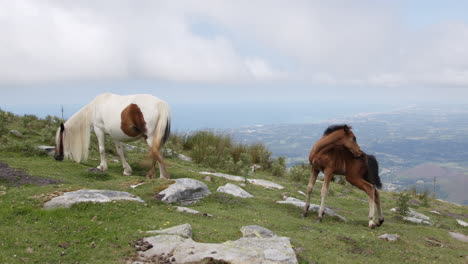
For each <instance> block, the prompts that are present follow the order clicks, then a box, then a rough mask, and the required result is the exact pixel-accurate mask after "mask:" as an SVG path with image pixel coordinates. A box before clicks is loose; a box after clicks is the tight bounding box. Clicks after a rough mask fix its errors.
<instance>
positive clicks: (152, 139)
mask: <svg viewBox="0 0 468 264" xmlns="http://www.w3.org/2000/svg"><path fill="white" fill-rule="evenodd" d="M91 126H92V127H93V128H94V132H95V133H96V136H97V139H98V142H99V154H100V156H101V163H100V164H99V166H98V167H97V169H99V170H101V171H106V170H107V162H106V158H105V149H104V134H108V135H110V136H111V137H112V139H113V141H114V143H115V147H116V149H117V153H118V154H119V156H120V159H121V160H122V165H123V169H124V172H123V174H124V175H131V174H132V168H131V167H130V165H129V164H128V162H127V161H126V160H125V156H124V153H123V150H122V143H121V142H129V141H135V140H137V139H140V138H143V139H144V140H145V141H146V143H147V144H148V146H149V147H150V156H151V158H152V165H151V168H150V170H149V171H148V173H147V175H146V177H148V178H153V176H154V169H155V167H156V162H158V163H159V174H160V177H161V178H163V177H164V178H167V179H169V173H168V172H167V170H166V166H165V164H164V161H163V157H162V154H161V148H162V146H163V145H164V143H165V142H166V140H167V138H168V137H169V134H170V128H171V114H170V110H169V105H168V104H167V103H166V102H164V101H162V100H161V99H158V98H156V97H154V96H152V95H147V94H137V95H127V96H120V95H115V94H101V95H99V96H97V97H96V98H95V99H94V100H93V101H91V103H89V104H88V105H86V106H84V107H83V108H82V109H81V110H80V111H78V112H77V113H75V114H74V115H73V116H72V117H71V118H70V119H68V120H67V121H66V122H65V123H64V124H61V125H60V127H59V129H58V130H57V135H56V140H55V142H56V147H55V153H56V154H55V159H56V160H59V161H61V160H63V159H64V158H67V159H71V160H74V161H76V162H81V161H82V160H86V159H87V158H88V152H89V139H90V130H91Z"/></svg>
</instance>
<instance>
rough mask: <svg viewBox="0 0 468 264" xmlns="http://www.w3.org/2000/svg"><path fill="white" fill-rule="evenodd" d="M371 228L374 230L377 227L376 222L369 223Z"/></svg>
mask: <svg viewBox="0 0 468 264" xmlns="http://www.w3.org/2000/svg"><path fill="white" fill-rule="evenodd" d="M369 227H370V229H374V228H375V227H376V224H375V223H374V222H372V221H371V222H369Z"/></svg>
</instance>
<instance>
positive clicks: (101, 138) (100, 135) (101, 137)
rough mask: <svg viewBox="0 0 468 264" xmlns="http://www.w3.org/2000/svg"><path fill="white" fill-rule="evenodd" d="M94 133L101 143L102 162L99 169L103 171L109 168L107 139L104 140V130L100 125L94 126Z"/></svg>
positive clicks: (100, 154)
mask: <svg viewBox="0 0 468 264" xmlns="http://www.w3.org/2000/svg"><path fill="white" fill-rule="evenodd" d="M94 133H95V134H96V137H97V139H98V143H99V156H101V164H99V166H98V167H97V169H99V170H101V171H106V170H107V162H106V149H105V141H104V131H103V130H102V129H100V128H98V127H94Z"/></svg>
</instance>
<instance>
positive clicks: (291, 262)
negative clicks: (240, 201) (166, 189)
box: [130, 224, 297, 264]
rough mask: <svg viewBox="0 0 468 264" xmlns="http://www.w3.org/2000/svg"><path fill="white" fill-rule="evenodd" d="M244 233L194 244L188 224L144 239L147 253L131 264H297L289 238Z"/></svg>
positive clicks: (249, 229) (262, 231)
mask: <svg viewBox="0 0 468 264" xmlns="http://www.w3.org/2000/svg"><path fill="white" fill-rule="evenodd" d="M241 230H244V231H243V234H244V235H243V237H242V238H240V239H238V240H236V241H226V242H224V243H221V244H211V243H198V242H195V241H193V240H192V237H191V236H192V229H191V227H190V225H188V224H185V225H182V226H176V227H172V228H169V229H165V230H158V231H155V232H156V233H158V234H160V235H158V236H153V237H147V238H144V239H143V242H144V243H147V244H150V246H147V247H145V249H147V250H145V251H139V252H138V257H137V258H136V259H135V260H133V262H130V263H134V264H136V263H142V262H143V263H145V261H147V260H149V259H155V258H158V256H170V260H171V263H231V264H241V263H242V264H245V263H249V264H256V263H258V264H261V263H262V264H263V263H269V264H295V263H297V259H296V254H295V253H294V250H293V249H292V246H291V243H290V241H289V238H287V237H278V236H276V235H275V234H274V233H273V232H272V231H270V230H268V229H266V228H263V227H259V226H246V227H242V229H241ZM256 234H259V235H258V236H257V235H256ZM203 261H206V262H203ZM210 261H211V262H210Z"/></svg>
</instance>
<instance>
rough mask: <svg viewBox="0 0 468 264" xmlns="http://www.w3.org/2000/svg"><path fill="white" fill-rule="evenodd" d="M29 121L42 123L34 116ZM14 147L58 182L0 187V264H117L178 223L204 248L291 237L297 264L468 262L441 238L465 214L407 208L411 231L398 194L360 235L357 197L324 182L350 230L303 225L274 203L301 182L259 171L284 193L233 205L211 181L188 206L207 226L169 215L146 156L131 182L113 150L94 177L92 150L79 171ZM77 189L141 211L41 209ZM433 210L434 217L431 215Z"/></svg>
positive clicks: (175, 170) (28, 166)
mask: <svg viewBox="0 0 468 264" xmlns="http://www.w3.org/2000/svg"><path fill="white" fill-rule="evenodd" d="M9 118H10V119H11V118H12V117H9ZM29 119H31V120H33V121H34V122H35V123H38V122H40V120H35V119H34V118H32V117H29ZM21 123H22V121H21V119H17V120H16V121H15V122H14V123H11V124H13V125H14V126H13V125H11V124H10V125H8V126H7V129H14V128H17V129H21ZM23 123H24V122H23ZM37 126H39V125H37ZM49 130H53V129H52V128H49V129H48V131H49ZM23 132H27V130H23ZM46 132H47V131H46ZM46 132H44V134H39V135H34V134H32V133H29V134H28V133H26V137H27V140H28V142H32V143H35V144H37V145H39V144H41V143H45V142H44V141H45V139H46V137H45V136H44V135H47V134H48V133H49V132H50V131H49V132H47V133H46ZM21 140H23V139H17V138H15V137H13V136H11V135H7V134H3V135H0V143H1V142H7V143H6V144H7V145H3V146H8V148H3V149H2V146H0V161H2V162H6V163H7V164H9V165H10V166H11V167H14V168H19V169H22V170H24V171H26V172H28V173H30V174H32V175H35V176H43V177H49V178H53V179H59V180H62V181H63V182H62V183H60V184H55V185H48V186H31V185H28V186H22V187H18V188H15V187H7V185H6V182H3V181H0V263H122V262H124V261H125V259H126V258H128V257H131V256H132V255H134V254H135V250H134V248H133V247H132V245H131V243H132V241H135V240H137V239H139V238H141V237H144V236H145V234H144V233H143V232H142V231H147V230H155V229H161V228H167V227H171V226H175V225H179V224H184V223H189V224H191V225H192V227H193V239H194V240H195V241H198V242H206V243H221V242H224V241H227V240H236V239H238V238H240V237H241V233H240V231H239V229H240V228H241V227H242V226H245V225H260V226H263V227H265V228H268V229H270V230H272V231H273V232H275V233H276V234H277V235H280V236H287V237H289V238H291V243H292V245H293V246H294V249H295V251H296V253H297V256H298V259H299V261H300V263H411V264H413V263H464V261H465V259H464V255H468V253H467V252H468V244H467V243H463V242H459V241H457V240H455V239H453V238H451V237H449V235H448V231H453V232H459V233H463V234H465V235H467V234H468V231H467V229H466V228H463V227H461V226H459V225H458V224H457V223H456V222H455V217H451V216H448V215H447V214H456V215H457V216H456V217H457V218H458V219H461V220H464V221H467V218H466V215H468V208H467V207H466V206H456V205H453V204H448V203H443V202H438V201H434V200H430V202H429V205H430V206H429V207H421V206H419V207H418V206H412V207H413V208H415V209H416V211H418V212H421V213H424V214H426V215H428V216H430V217H431V222H432V223H433V225H432V226H419V225H415V224H409V223H405V222H402V221H401V220H400V219H399V218H398V217H397V215H396V214H393V213H391V212H390V209H391V208H393V207H395V206H396V202H397V199H398V195H397V194H395V193H386V192H382V195H381V196H382V205H383V209H384V215H385V219H386V221H385V223H384V225H383V226H382V227H380V228H377V229H374V230H371V229H369V228H368V226H367V224H368V219H367V215H368V210H369V209H368V203H367V197H366V195H365V193H364V192H362V191H360V190H357V189H356V188H354V187H351V186H349V185H339V184H334V183H332V184H331V187H330V194H329V196H328V198H327V202H326V204H327V206H328V207H331V208H332V209H334V210H335V211H336V212H337V213H339V214H341V215H342V216H344V217H346V218H347V219H348V220H349V222H346V223H343V222H341V221H340V220H339V219H336V218H332V217H327V216H325V217H324V220H323V222H322V223H316V222H315V220H316V215H315V214H314V213H313V212H311V214H310V216H309V217H308V218H302V217H301V211H302V209H300V208H296V207H294V206H292V205H284V204H276V201H279V200H281V199H282V196H283V195H288V196H292V197H296V198H299V199H303V198H304V197H303V196H302V195H301V194H299V193H298V192H297V191H298V190H301V191H305V189H306V181H305V180H304V179H303V177H302V176H300V177H297V179H296V181H293V180H291V179H290V178H289V177H287V176H285V177H277V176H270V173H269V172H266V171H261V172H259V173H258V174H255V175H252V176H249V177H255V178H262V179H266V180H271V181H274V182H276V183H279V184H281V185H283V186H285V187H286V188H285V189H284V190H268V189H264V188H262V187H259V186H255V185H250V184H248V185H247V186H246V187H245V188H244V189H245V190H246V191H248V192H250V193H251V194H253V195H254V196H255V198H251V199H241V198H235V197H232V196H229V195H227V194H221V193H216V191H215V190H216V189H217V187H219V186H220V185H224V184H226V183H227V182H228V181H227V180H224V179H220V178H216V177H212V178H213V180H212V182H206V183H207V185H208V187H209V188H210V190H211V191H212V193H213V194H212V195H211V196H209V197H208V198H205V199H204V200H202V201H200V202H199V203H197V204H195V205H193V206H191V207H192V208H193V209H196V210H198V211H201V212H205V213H209V214H212V215H214V216H213V217H205V216H201V215H192V214H187V213H180V212H176V211H175V209H174V207H173V206H171V205H165V204H163V203H161V202H159V201H156V200H155V199H154V196H155V194H156V193H157V191H158V190H161V189H163V188H164V186H166V185H167V184H168V181H167V180H160V179H151V180H148V179H146V178H144V177H143V176H144V175H145V174H146V168H145V165H144V163H145V162H144V161H145V160H146V158H147V156H146V154H145V153H140V152H138V151H133V152H131V151H130V152H128V151H127V157H128V161H129V163H130V165H131V166H132V168H133V170H134V175H135V176H131V177H127V176H122V167H121V165H120V163H115V162H111V160H113V159H115V158H116V157H115V156H114V155H112V153H113V152H112V151H111V152H109V158H108V162H109V170H108V172H106V173H104V174H95V173H90V172H88V171H87V170H88V169H89V168H91V167H95V166H97V165H98V164H99V161H98V154H97V153H96V148H95V147H94V148H93V147H92V148H91V153H90V159H89V160H88V161H86V162H84V163H82V164H77V163H73V162H70V161H64V162H56V161H55V160H53V158H52V157H49V156H47V155H38V153H26V152H25V151H23V150H25V149H27V148H25V144H22V145H21V144H20V143H19V142H20V141H21ZM15 144H16V145H18V146H19V147H15V146H16V145H15ZM138 144H139V145H142V144H140V143H138ZM109 147H111V146H109ZM169 162H170V163H171V164H172V165H171V167H170V168H169V172H170V174H171V176H172V178H187V177H188V178H193V179H197V180H201V181H203V180H202V179H203V177H204V175H201V174H199V173H197V172H198V171H206V170H211V171H216V169H212V168H207V167H203V165H201V164H195V163H191V162H185V161H179V160H169ZM156 175H158V172H157V173H156ZM138 182H146V184H144V185H142V186H139V187H137V188H136V189H131V188H130V187H129V186H130V185H132V184H135V183H138ZM320 187H321V185H320V184H317V186H316V187H315V189H314V193H313V196H312V203H316V204H319V203H320ZM83 188H90V189H108V190H120V191H127V192H130V193H132V194H135V195H137V196H139V197H141V198H142V199H143V200H145V201H146V204H140V203H136V202H124V201H119V202H112V203H105V204H94V203H82V204H77V205H74V206H72V207H71V208H69V209H54V210H44V209H42V206H43V204H44V202H45V201H46V200H47V199H49V198H50V197H51V195H52V194H54V193H60V192H65V191H72V190H78V189H83ZM434 209H435V210H438V211H440V212H441V213H442V215H435V214H432V213H430V212H429V211H431V210H434ZM463 215H464V216H465V217H464V216H463ZM385 233H389V234H398V235H400V236H401V239H400V240H399V241H396V242H386V241H383V240H380V239H378V238H377V237H378V236H379V235H382V234H385ZM428 240H430V241H439V242H440V243H442V244H443V245H444V247H440V246H435V245H434V243H431V242H428Z"/></svg>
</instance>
